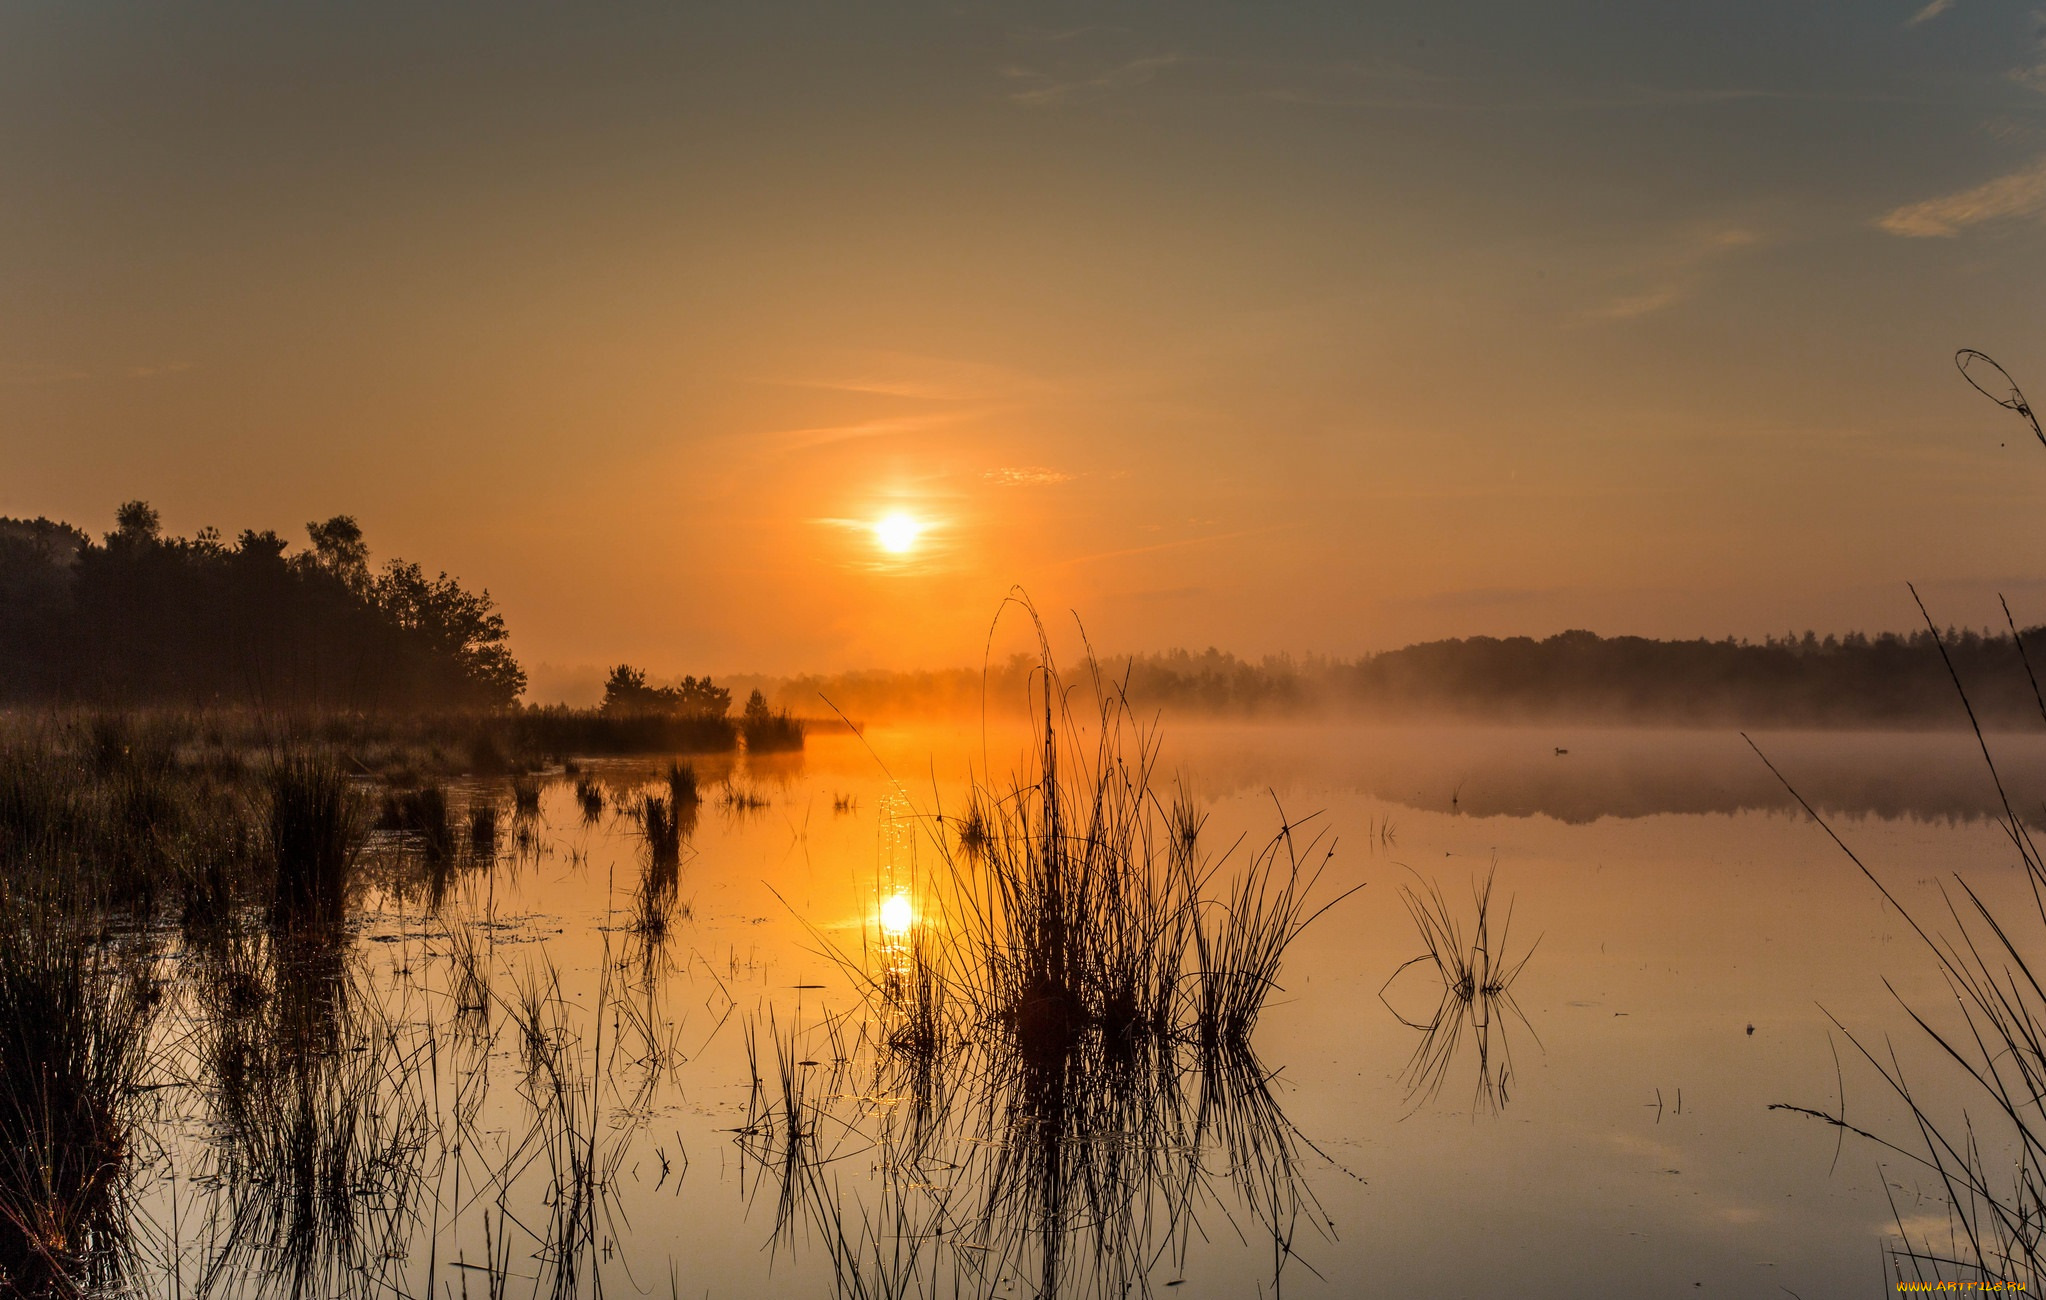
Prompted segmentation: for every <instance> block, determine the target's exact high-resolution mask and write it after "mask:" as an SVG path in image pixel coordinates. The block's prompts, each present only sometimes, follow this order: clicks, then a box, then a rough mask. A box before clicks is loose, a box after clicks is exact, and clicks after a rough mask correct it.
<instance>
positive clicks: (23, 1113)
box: [0, 859, 155, 1297]
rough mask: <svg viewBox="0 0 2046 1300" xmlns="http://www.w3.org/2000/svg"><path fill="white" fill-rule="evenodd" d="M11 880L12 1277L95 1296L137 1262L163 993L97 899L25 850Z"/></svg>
mask: <svg viewBox="0 0 2046 1300" xmlns="http://www.w3.org/2000/svg"><path fill="white" fill-rule="evenodd" d="M8 865H9V867H10V868H12V870H11V872H10V878H9V880H8V881H7V882H6V883H4V884H0V1287H4V1289H6V1291H7V1292H8V1293H9V1294H15V1295H23V1296H30V1297H45V1296H47V1297H57V1296H75V1295H83V1294H86V1293H87V1292H89V1291H92V1290H94V1289H95V1288H98V1287H101V1286H105V1285H108V1284H111V1283H113V1282H115V1281H116V1280H118V1279H119V1278H120V1277H121V1275H122V1274H123V1272H124V1271H125V1268H126V1266H127V1263H128V1223H127V1208H126V1204H125V1201H126V1196H127V1187H128V1180H129V1177H130V1174H131V1172H132V1170H131V1158H132V1147H133V1135H134V1132H135V1110H134V1107H135V1099H136V1097H137V1095H138V1094H139V1092H140V1089H141V1087H142V1085H143V1082H144V1075H145V1072H146V1069H147V1065H148V1034H149V1026H150V1021H151V1018H152V1009H153V1007H154V1006H155V999H154V998H153V996H151V993H150V989H149V986H148V984H147V983H146V981H147V979H148V974H147V972H146V970H143V969H140V968H137V967H133V966H127V965H124V963H123V962H122V961H121V960H120V958H119V956H118V955H117V953H116V952H115V951H114V950H113V949H112V948H111V947H110V946H109V945H108V944H106V943H105V942H103V941H102V940H101V939H100V937H99V934H98V930H97V927H96V925H95V923H94V917H93V910H94V909H93V906H92V904H91V901H90V900H89V899H88V898H86V897H85V896H83V895H82V894H81V893H79V892H77V890H76V888H75V886H73V887H67V886H66V885H64V884H62V883H60V882H59V881H56V880H52V879H49V878H42V879H38V878H37V876H36V875H35V874H33V873H34V871H35V864H33V863H28V862H24V861H22V860H20V859H15V860H13V861H11V862H9V863H8Z"/></svg>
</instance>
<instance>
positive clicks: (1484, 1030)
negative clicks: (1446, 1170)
mask: <svg viewBox="0 0 2046 1300" xmlns="http://www.w3.org/2000/svg"><path fill="white" fill-rule="evenodd" d="M1497 877H1498V866H1497V864H1496V863H1495V864H1494V865H1493V867H1492V869H1491V870H1490V871H1488V872H1486V873H1485V877H1484V879H1483V881H1482V882H1477V881H1473V882H1472V885H1471V902H1472V905H1473V906H1472V909H1471V910H1472V917H1471V920H1470V921H1469V923H1468V924H1466V922H1465V921H1464V919H1463V913H1462V911H1461V910H1460V909H1458V908H1457V907H1455V906H1454V905H1453V904H1451V903H1450V901H1449V899H1448V897H1447V896H1445V895H1444V894H1443V892H1442V889H1441V886H1439V885H1437V884H1434V883H1432V882H1426V883H1422V884H1420V885H1419V886H1418V887H1416V886H1412V885H1402V886H1401V887H1400V901H1401V902H1402V903H1403V904H1405V905H1406V909H1407V915H1408V916H1410V917H1412V918H1413V922H1414V928H1415V930H1416V932H1417V933H1418V934H1419V935H1420V938H1421V942H1422V945H1423V947H1424V948H1425V951H1424V952H1422V953H1421V955H1419V956H1417V957H1412V958H1409V959H1408V960H1407V961H1405V962H1402V963H1401V964H1400V966H1399V967H1398V969H1396V970H1394V971H1393V973H1392V974H1391V976H1389V977H1388V978H1387V979H1386V981H1385V984H1384V985H1383V986H1381V987H1380V989H1379V991H1378V996H1379V1000H1380V1001H1381V1002H1384V1003H1385V1005H1386V1007H1387V1009H1389V1010H1391V1011H1392V1013H1393V1015H1394V1016H1396V1017H1397V1018H1398V1019H1399V1021H1400V1023H1401V1024H1404V1025H1406V1026H1407V1027H1408V1028H1409V1029H1414V1030H1418V1031H1419V1032H1420V1033H1421V1041H1420V1042H1419V1043H1418V1044H1417V1045H1416V1046H1415V1048H1414V1054H1413V1055H1412V1056H1411V1057H1410V1058H1408V1061H1407V1066H1406V1069H1405V1071H1404V1072H1403V1074H1402V1080H1403V1082H1404V1083H1405V1084H1406V1089H1407V1099H1408V1101H1409V1102H1412V1103H1416V1104H1419V1103H1422V1102H1426V1101H1429V1100H1431V1099H1433V1098H1434V1097H1435V1096H1436V1095H1437V1094H1438V1093H1439V1092H1440V1091H1441V1090H1442V1085H1443V1083H1444V1082H1445V1081H1446V1080H1447V1078H1448V1075H1449V1071H1450V1068H1451V1066H1452V1065H1453V1064H1454V1062H1455V1060H1456V1057H1457V1055H1458V1053H1459V1051H1460V1050H1461V1046H1462V1043H1463V1041H1464V1039H1465V1037H1466V1036H1468V1037H1469V1038H1470V1040H1471V1041H1472V1043H1473V1044H1474V1046H1475V1051H1476V1056H1477V1067H1478V1070H1477V1075H1478V1081H1477V1087H1476V1092H1475V1095H1474V1098H1473V1110H1474V1111H1475V1109H1476V1108H1477V1107H1480V1106H1482V1107H1485V1108H1488V1109H1492V1110H1497V1109H1499V1108H1501V1107H1503V1106H1504V1105H1506V1103H1507V1102H1508V1101H1509V1100H1510V1098H1511V1089H1512V1084H1513V1052H1512V1047H1511V1043H1510V1038H1509V1034H1510V1030H1511V1025H1512V1023H1514V1022H1518V1023H1519V1025H1520V1026H1521V1028H1522V1029H1523V1030H1525V1031H1526V1032H1527V1033H1528V1034H1529V1035H1533V1034H1534V1028H1533V1026H1532V1025H1530V1024H1529V1023H1528V1020H1527V1016H1526V1015H1525V1014H1524V1013H1523V1012H1522V1011H1521V1009H1520V1004H1519V1003H1518V1002H1516V1001H1515V1000H1514V997H1513V982H1514V981H1515V980H1517V979H1518V978H1520V973H1521V971H1522V969H1524V968H1525V967H1526V965H1527V963H1528V961H1529V960H1530V959H1531V958H1533V956H1534V952H1535V949H1536V948H1537V947H1538V946H1540V943H1541V940H1540V938H1539V937H1537V938H1536V940H1535V942H1534V943H1532V944H1529V945H1528V948H1527V951H1525V952H1523V953H1521V954H1520V955H1519V956H1518V957H1515V956H1511V955H1510V951H1511V950H1510V947H1509V944H1510V942H1511V935H1512V929H1513V905H1512V903H1511V902H1509V903H1508V904H1507V907H1506V915H1505V916H1504V917H1503V918H1501V920H1500V923H1499V926H1498V932H1497V933H1496V934H1495V933H1494V932H1493V916H1494V913H1493V910H1492V888H1493V885H1494V882H1495V881H1496V880H1497ZM1416 967H1422V968H1425V969H1428V970H1430V971H1432V972H1433V973H1434V975H1435V977H1436V978H1437V979H1438V980H1439V981H1440V984H1441V992H1440V995H1439V997H1438V999H1437V1001H1436V1005H1435V1008H1434V1012H1433V1014H1432V1015H1430V1016H1429V1017H1428V1019H1426V1020H1417V1019H1414V1018H1411V1017H1409V1016H1407V1015H1405V1014H1403V1013H1402V1012H1401V1011H1400V1010H1399V1009H1398V1008H1397V1007H1395V1006H1393V1003H1392V1001H1391V1000H1390V998H1388V996H1387V994H1388V991H1389V990H1391V988H1392V987H1393V985H1394V984H1395V983H1396V982H1397V981H1398V980H1399V979H1400V977H1401V976H1402V975H1403V974H1404V973H1405V972H1406V971H1408V970H1410V969H1413V968H1416ZM1536 1041H1537V1042H1539V1041H1540V1040H1539V1039H1537V1040H1536Z"/></svg>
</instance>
